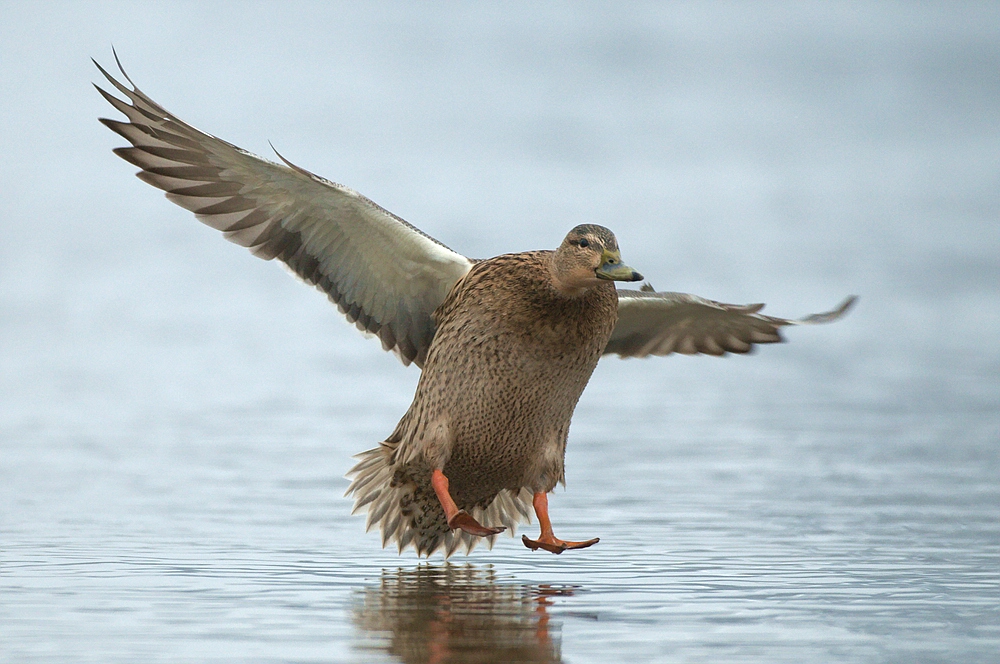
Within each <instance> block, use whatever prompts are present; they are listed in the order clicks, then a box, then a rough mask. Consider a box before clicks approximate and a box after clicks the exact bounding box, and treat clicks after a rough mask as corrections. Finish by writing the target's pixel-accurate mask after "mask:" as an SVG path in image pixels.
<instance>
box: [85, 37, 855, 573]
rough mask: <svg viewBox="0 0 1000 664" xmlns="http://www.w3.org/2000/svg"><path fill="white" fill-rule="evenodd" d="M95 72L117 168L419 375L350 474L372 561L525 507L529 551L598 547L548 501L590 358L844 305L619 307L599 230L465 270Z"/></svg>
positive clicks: (774, 331)
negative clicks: (298, 282) (373, 544)
mask: <svg viewBox="0 0 1000 664" xmlns="http://www.w3.org/2000/svg"><path fill="white" fill-rule="evenodd" d="M116 60H117V56H116ZM95 64H97V63H96V62H95ZM118 66H119V69H121V63H118ZM97 67H98V69H100V71H101V73H102V74H104V76H105V77H106V78H107V79H108V81H109V82H110V83H111V85H113V86H114V88H115V89H116V90H118V92H119V93H121V94H122V95H124V96H125V97H126V98H127V99H128V102H125V101H123V100H121V99H119V98H118V97H115V96H114V95H112V94H110V93H108V92H106V91H104V90H102V89H101V88H99V87H98V88H97V89H98V90H99V91H100V93H101V95H102V96H104V98H105V99H107V101H108V102H109V103H110V104H111V105H112V106H114V108H116V109H117V110H119V111H120V112H121V113H122V114H124V115H125V117H126V119H127V122H121V121H118V120H107V119H101V122H103V123H104V124H105V125H106V126H107V127H108V128H110V129H111V130H112V131H114V132H115V133H117V134H119V135H120V136H122V137H124V138H125V139H126V140H128V141H129V143H131V144H132V145H131V147H127V148H118V149H116V150H115V153H116V154H118V155H119V156H120V157H122V158H123V159H125V160H126V161H128V162H129V163H131V164H134V165H136V166H138V167H139V168H140V169H141V170H140V171H139V173H138V176H139V177H140V178H141V179H142V180H143V181H144V182H147V183H148V184H151V185H152V186H154V187H157V188H159V189H162V190H164V191H165V192H166V194H167V197H168V198H169V199H170V200H171V201H173V202H174V203H176V204H178V205H180V206H181V207H184V208H186V209H188V210H190V211H192V212H194V213H195V215H196V216H197V217H198V219H199V220H201V221H202V222H204V223H206V224H208V225H209V226H211V227H213V228H216V229H218V230H220V231H222V232H223V233H224V235H225V237H226V238H227V239H229V240H230V241H232V242H235V243H237V244H239V245H241V246H244V247H247V248H248V249H250V250H251V251H252V252H253V253H254V254H255V255H257V256H259V257H261V258H264V259H266V260H271V259H275V258H276V259H278V260H280V261H282V262H283V263H284V264H285V265H286V266H287V267H288V268H289V269H291V270H292V271H293V272H295V274H297V275H298V276H299V277H300V278H302V279H303V280H304V281H306V282H307V283H309V284H311V285H313V286H315V287H316V288H318V289H319V290H321V291H323V292H324V293H326V294H327V296H328V297H329V298H330V299H331V300H332V301H333V302H334V303H335V304H336V305H337V307H338V308H339V309H340V310H341V311H342V312H343V313H344V314H345V315H346V317H347V319H348V320H349V321H351V322H353V323H355V324H356V325H357V326H358V327H359V328H360V329H361V330H363V331H365V332H368V333H371V334H373V335H377V336H378V337H379V339H380V340H381V342H382V346H383V348H385V349H386V350H391V351H393V352H394V353H396V354H397V355H398V356H399V358H400V359H401V360H402V362H403V363H404V364H410V363H411V362H412V363H414V364H416V365H417V366H419V367H421V368H422V369H423V370H424V373H423V374H422V375H421V378H420V383H419V385H418V387H417V393H416V395H415V396H414V399H413V403H412V405H411V406H410V408H409V410H408V411H407V412H406V414H405V415H404V416H403V418H402V419H401V420H400V421H399V424H398V425H397V426H396V429H395V430H394V431H393V433H392V435H390V436H389V437H388V438H387V439H386V440H385V442H383V443H382V444H381V445H379V446H378V447H376V448H375V449H372V450H369V451H367V452H364V453H362V454H360V455H358V457H359V461H358V463H357V465H355V467H354V468H353V470H352V471H351V476H353V481H352V483H351V485H350V488H349V489H348V493H349V494H351V495H353V496H354V498H355V507H354V511H355V512H358V511H364V510H367V512H368V527H369V528H371V527H373V526H375V525H376V524H377V525H378V527H379V529H380V530H381V532H382V543H383V546H384V545H386V544H387V543H388V542H390V541H393V542H395V543H396V544H397V546H398V547H399V549H400V551H402V550H403V549H404V548H406V547H407V546H413V547H414V548H416V550H417V552H418V553H420V554H424V555H429V554H431V553H433V552H434V551H436V550H438V549H439V548H442V547H443V548H444V550H445V555H450V554H451V553H452V552H454V551H455V550H456V549H457V548H458V547H459V546H464V548H465V549H466V551H469V550H471V549H472V547H473V546H475V544H476V542H477V541H478V540H479V539H480V538H485V539H487V541H488V542H489V544H490V545H492V543H493V538H494V536H495V535H496V534H497V533H499V532H500V531H501V530H503V529H505V528H506V529H509V530H510V531H511V532H513V530H514V528H515V526H516V525H517V524H518V523H519V522H522V521H525V520H528V519H529V518H530V515H531V511H532V508H533V510H534V512H535V514H536V515H537V516H538V519H539V522H540V525H541V531H542V533H541V536H540V537H539V539H538V540H530V539H528V538H526V537H525V538H522V539H523V541H524V543H525V545H526V546H528V547H529V548H532V549H537V548H543V549H546V550H548V551H552V552H553V553H561V552H562V551H564V550H566V549H575V548H584V547H587V546H590V545H592V544H594V543H596V542H597V540H596V539H592V540H587V541H582V542H566V541H563V540H560V539H558V538H556V537H555V536H554V535H553V533H552V527H551V523H550V521H549V517H548V503H547V498H546V495H547V493H548V492H549V491H551V490H552V489H553V487H555V485H556V484H557V483H558V482H560V481H562V480H563V459H564V455H565V451H566V436H567V432H568V431H569V424H570V419H571V417H572V415H573V409H574V408H575V406H576V403H577V400H578V399H579V398H580V394H581V392H582V391H583V389H584V387H585V386H586V384H587V381H588V380H589V378H590V375H591V373H592V372H593V370H594V367H595V366H596V365H597V361H598V360H599V358H600V357H601V355H602V354H608V353H615V354H618V355H620V356H622V357H646V356H649V355H668V354H670V353H673V352H679V353H707V354H712V355H723V354H726V353H730V352H732V353H746V352H749V351H750V350H751V349H752V347H753V345H754V344H760V343H773V342H776V341H781V335H780V333H779V328H781V327H783V326H787V325H802V324H812V323H824V322H829V321H832V320H835V319H837V318H839V317H840V316H842V315H843V314H844V312H845V311H846V310H847V309H848V307H849V306H850V305H851V303H852V302H853V301H854V298H848V299H847V300H846V301H845V302H844V303H843V304H842V305H841V306H840V307H839V308H837V309H835V310H833V311H830V312H827V313H824V314H815V315H812V316H808V317H806V318H803V319H800V320H789V319H785V318H774V317H771V316H765V315H763V314H761V313H759V312H760V309H761V308H762V307H763V305H744V306H738V305H730V304H723V303H720V302H714V301H712V300H706V299H703V298H699V297H696V296H693V295H685V294H682V293H656V292H654V291H653V290H652V288H651V287H649V286H648V285H647V286H644V287H643V289H642V290H641V291H636V290H622V291H616V289H615V286H614V284H613V283H612V281H637V280H640V279H641V278H642V277H641V276H640V275H639V274H638V273H637V272H636V271H635V270H632V269H631V268H629V267H627V266H625V265H623V264H622V263H621V254H620V252H619V251H618V243H617V241H616V240H615V237H614V235H613V234H612V233H611V231H609V230H608V229H607V228H604V227H603V226H597V225H591V224H583V225H580V226H577V227H576V228H574V229H573V230H571V231H570V232H569V234H568V235H567V236H566V238H565V239H564V240H563V242H562V244H561V245H560V246H559V247H558V248H557V249H556V250H555V251H532V252H526V253H521V254H508V255H504V256H498V257H496V258H492V259H489V260H484V261H478V262H475V261H471V260H469V259H468V258H466V257H465V256H462V255H461V254H459V253H456V252H454V251H452V250H451V249H449V248H448V247H446V246H445V245H443V244H442V243H440V242H438V241H437V240H434V239H433V238H431V237H430V236H428V235H426V234H424V233H422V232H421V231H419V230H418V229H416V228H415V227H413V226H411V225H410V224H408V223H406V222H405V221H403V220H402V219H400V218H399V217H397V216H396V215H394V214H392V213H390V212H388V211H387V210H385V209H383V208H381V207H379V206H378V205H377V204H375V203H374V202H372V201H371V200H369V199H367V198H365V197H364V196H362V195H360V194H359V193H357V192H355V191H353V190H351V189H348V188H347V187H344V186H343V185H339V184H336V183H333V182H330V181H329V180H325V179H323V178H321V177H319V176H317V175H314V174H312V173H310V172H309V171H307V170H305V169H303V168H300V167H298V166H295V165H293V164H291V163H289V162H288V161H286V160H284V158H281V159H282V161H283V162H284V164H276V163H273V162H270V161H268V160H266V159H262V158H261V157H258V156H256V155H253V154H251V153H249V152H247V151H245V150H243V149H241V148H238V147H236V146H235V145H232V144H231V143H227V142H226V141H223V140H221V139H219V138H216V137H214V136H211V135H209V134H206V133H204V132H202V131H199V130H198V129H195V128H194V127H192V126H191V125H189V124H187V123H186V122H184V121H183V120H181V119H179V118H178V117H176V116H175V115H173V114H171V113H170V112H169V111H167V110H166V109H164V108H163V107H162V106H160V105H159V104H157V103H156V102H154V101H153V100H152V99H150V98H149V97H148V96H146V95H145V94H144V93H142V92H141V91H140V90H139V89H137V88H136V87H135V86H134V85H133V87H132V88H129V87H127V86H125V85H123V84H122V83H120V82H119V81H117V80H116V79H115V78H114V77H112V76H111V75H110V74H108V72H106V71H105V70H104V69H103V68H101V66H100V65H97ZM122 74H123V75H124V76H125V78H126V80H129V79H128V76H127V75H126V74H125V72H124V70H122ZM129 83H131V80H129ZM279 157H280V155H279ZM619 296H620V297H619ZM529 505H530V507H529ZM484 523H485V525H484ZM489 524H499V526H492V525H489Z"/></svg>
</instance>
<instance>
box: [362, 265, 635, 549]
mask: <svg viewBox="0 0 1000 664" xmlns="http://www.w3.org/2000/svg"><path fill="white" fill-rule="evenodd" d="M553 258H554V252H552V251H534V252H525V253H520V254H505V255H502V256H498V257H496V258H492V259H489V260H485V261H480V262H478V263H476V264H475V265H474V266H473V268H472V269H471V270H470V271H469V273H468V274H467V275H466V276H465V277H464V278H463V279H462V280H461V281H459V282H458V283H457V284H456V285H455V287H454V289H453V290H452V291H451V293H450V294H449V295H448V297H447V298H446V299H445V301H444V302H443V303H442V304H441V306H440V307H439V308H438V309H437V311H435V313H434V318H435V320H436V322H437V331H436V332H435V335H434V339H433V341H432V342H431V346H430V350H429V352H428V354H427V360H426V363H425V365H424V370H423V373H422V374H421V377H420V381H419V383H418V385H417V390H416V394H415V395H414V398H413V403H412V404H411V406H410V408H409V410H408V411H407V412H406V414H405V415H404V416H403V418H402V419H401V420H400V422H399V424H398V425H397V426H396V429H395V430H394V431H393V433H392V435H390V436H389V438H388V439H386V441H385V442H383V443H382V444H381V445H380V446H379V447H378V448H376V449H374V450H369V451H368V452H365V453H363V454H362V455H361V461H360V462H359V464H358V466H357V467H355V469H354V471H352V472H353V473H354V476H355V482H354V485H353V486H352V492H353V493H354V495H355V498H356V500H357V505H358V507H359V508H360V507H363V506H368V510H369V516H370V517H371V516H373V515H374V516H375V517H377V518H378V520H379V523H380V527H381V529H382V536H383V540H384V541H385V542H389V541H395V542H397V544H398V545H399V546H400V547H401V548H402V547H405V546H406V545H407V544H408V543H410V542H411V541H412V542H413V544H414V546H415V548H416V549H417V552H418V553H420V554H429V553H432V552H433V551H434V550H436V549H437V548H438V547H439V546H442V545H443V546H445V548H446V553H447V552H449V551H448V549H452V550H453V549H454V548H455V547H457V546H459V545H460V544H464V545H465V546H466V548H468V549H471V547H472V546H474V545H475V542H476V541H477V540H478V539H479V538H476V537H471V536H468V535H467V534H466V533H464V532H462V531H455V532H453V531H452V530H451V529H450V528H449V526H448V521H447V519H446V518H445V512H444V510H443V508H442V507H441V504H440V501H439V500H438V498H437V496H436V495H435V493H434V491H433V490H432V487H431V483H430V479H431V472H432V470H433V469H434V468H440V469H442V470H443V473H444V475H445V476H447V477H448V479H449V480H450V493H451V496H452V497H453V499H454V501H455V503H456V504H457V505H458V507H459V508H460V509H462V510H466V511H467V512H469V513H470V514H473V515H474V516H477V517H481V518H485V519H486V520H490V521H494V522H498V523H501V524H502V525H503V526H504V527H506V528H510V529H511V530H513V529H514V528H515V527H516V525H517V523H518V522H519V521H524V520H527V519H528V515H529V514H530V511H529V510H530V507H529V504H530V503H529V499H530V496H531V495H533V494H536V493H539V492H543V493H547V492H549V491H551V490H552V489H553V488H555V486H556V484H558V483H559V482H562V481H564V478H565V475H564V458H565V452H566V440H567V436H568V433H569V425H570V420H571V418H572V416H573V411H574V409H575V408H576V404H577V401H578V400H579V398H580V395H581V394H582V393H583V390H584V388H585V387H586V385H587V382H588V381H589V379H590V376H591V374H592V373H593V371H594V368H595V367H596V366H597V362H598V360H599V359H600V357H601V354H602V352H603V350H604V348H605V346H606V345H607V343H608V339H609V338H610V337H611V333H612V331H613V330H614V327H615V322H616V320H617V318H618V294H617V290H616V289H615V286H614V284H613V283H612V282H610V281H604V282H601V283H598V284H597V285H595V286H593V287H591V288H588V289H585V290H583V291H582V292H580V293H576V294H567V293H565V292H563V291H561V290H560V289H558V288H557V287H556V286H554V284H553V280H552V279H551V278H550V272H551V265H552V262H553ZM390 471H391V479H390V480H389V483H388V486H385V485H384V484H382V485H381V486H380V485H379V483H378V482H377V481H375V480H376V477H375V476H376V475H384V476H389V475H390ZM366 480H370V481H366ZM373 492H374V493H375V494H377V495H374V496H373V495H372V494H373ZM501 494H503V496H501ZM498 497H500V499H499V500H498ZM369 503H371V504H370V505H369ZM373 526H374V522H373V521H371V520H370V521H369V527H373Z"/></svg>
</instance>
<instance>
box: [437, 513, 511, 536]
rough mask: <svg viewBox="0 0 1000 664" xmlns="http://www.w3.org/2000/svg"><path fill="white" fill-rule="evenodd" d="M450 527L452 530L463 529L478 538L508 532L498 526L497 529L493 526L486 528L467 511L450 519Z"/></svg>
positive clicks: (503, 527)
mask: <svg viewBox="0 0 1000 664" xmlns="http://www.w3.org/2000/svg"><path fill="white" fill-rule="evenodd" d="M448 527H449V528H451V529H452V530H456V529H458V528H461V529H462V530H464V531H465V532H467V533H469V534H470V535H476V536H477V537H489V536H490V535H498V534H500V533H502V532H503V531H505V530H507V528H506V527H505V526H498V527H496V528H494V527H493V526H484V525H483V524H481V523H479V522H478V521H476V520H475V519H474V518H472V515H471V514H469V513H468V512H466V511H465V510H459V511H458V512H456V513H455V514H454V515H453V516H452V517H451V518H450V519H448Z"/></svg>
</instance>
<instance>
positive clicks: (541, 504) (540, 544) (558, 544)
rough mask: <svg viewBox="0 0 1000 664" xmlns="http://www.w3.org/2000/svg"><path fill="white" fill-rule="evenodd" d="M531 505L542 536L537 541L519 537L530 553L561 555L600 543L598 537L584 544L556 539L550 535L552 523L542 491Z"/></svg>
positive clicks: (546, 496)
mask: <svg viewBox="0 0 1000 664" xmlns="http://www.w3.org/2000/svg"><path fill="white" fill-rule="evenodd" d="M531 504H532V505H534V506H535V514H536V515H538V525H540V526H541V527H542V534H541V535H539V537H538V539H537V540H533V539H528V536H527V535H521V541H522V542H524V545H525V546H526V547H528V548H529V549H531V550H532V551H536V550H537V549H545V550H546V551H550V552H552V553H562V552H563V551H565V550H566V549H586V548H587V547H588V546H593V545H594V544H597V543H598V542H600V541H601V538H600V537H595V538H594V539H589V540H587V541H585V542H567V541H565V540H561V539H559V538H557V537H556V536H555V535H554V534H553V533H552V522H551V521H549V496H548V494H546V493H545V492H544V491H539V492H537V493H536V494H535V498H534V500H532V501H531Z"/></svg>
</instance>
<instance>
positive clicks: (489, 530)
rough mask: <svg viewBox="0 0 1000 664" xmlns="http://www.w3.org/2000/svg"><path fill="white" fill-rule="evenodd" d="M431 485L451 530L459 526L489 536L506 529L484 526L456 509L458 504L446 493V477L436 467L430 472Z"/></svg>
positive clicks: (469, 531)
mask: <svg viewBox="0 0 1000 664" xmlns="http://www.w3.org/2000/svg"><path fill="white" fill-rule="evenodd" d="M431 486H432V487H433V488H434V493H436V494H437V497H438V500H440V501H441V507H443V508H444V517H445V518H446V519H448V527H449V528H451V529H452V530H455V529H456V528H461V529H462V530H464V531H465V532H467V533H469V534H470V535H476V536H477V537H489V536H490V535H496V534H497V533H502V532H503V531H505V530H507V528H506V527H505V526H499V527H497V528H493V527H490V526H484V525H482V524H481V523H479V522H478V521H476V520H475V519H474V518H472V515H471V514H469V513H468V512H466V511H465V510H460V509H458V505H456V504H455V501H454V499H452V497H451V494H450V493H448V478H447V477H445V474H444V473H442V472H441V471H440V470H438V469H435V470H434V472H433V473H431Z"/></svg>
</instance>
